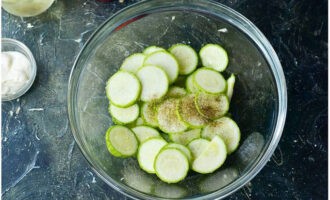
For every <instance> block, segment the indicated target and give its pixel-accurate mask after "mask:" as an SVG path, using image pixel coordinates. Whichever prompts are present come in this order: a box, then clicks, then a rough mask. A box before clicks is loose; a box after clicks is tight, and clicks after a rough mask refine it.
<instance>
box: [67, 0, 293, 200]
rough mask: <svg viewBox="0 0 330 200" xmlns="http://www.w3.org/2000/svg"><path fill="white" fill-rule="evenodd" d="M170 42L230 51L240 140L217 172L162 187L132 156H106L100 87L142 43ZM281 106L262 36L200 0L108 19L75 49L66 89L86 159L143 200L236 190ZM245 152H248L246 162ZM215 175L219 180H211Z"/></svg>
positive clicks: (252, 170) (254, 168)
mask: <svg viewBox="0 0 330 200" xmlns="http://www.w3.org/2000/svg"><path fill="white" fill-rule="evenodd" d="M132 19H134V20H132ZM175 43H185V44H189V45H191V46H192V47H193V48H194V49H196V50H197V51H199V49H200V48H201V47H202V46H203V45H205V44H207V43H217V44H220V45H221V46H223V47H224V48H225V49H226V50H227V51H228V54H229V57H230V63H229V66H228V68H227V73H228V74H229V73H235V74H236V77H237V83H236V85H235V94H234V96H233V99H232V102H231V109H230V113H231V114H232V117H233V119H234V120H235V121H236V122H237V123H238V125H239V126H240V128H241V133H242V138H241V146H240V148H239V149H238V150H237V151H236V152H235V153H233V154H232V155H230V156H229V157H228V159H227V161H226V163H225V165H224V166H222V167H221V168H220V169H219V170H217V171H216V172H215V173H213V174H209V175H202V174H197V173H193V172H191V173H190V174H189V175H188V177H187V178H186V179H185V180H183V181H181V182H180V183H178V184H171V185H168V184H165V183H162V182H160V181H159V179H157V177H156V176H155V175H151V174H147V173H145V172H143V171H142V170H141V169H139V165H138V163H137V161H136V160H135V159H134V158H127V159H121V158H116V157H113V156H111V155H110V154H109V153H108V151H107V148H106V145H105V140H104V133H105V131H106V130H107V128H108V127H109V126H110V125H112V124H113V122H112V121H111V118H110V116H109V114H108V113H107V106H108V100H107V98H106V96H105V91H104V88H105V83H106V81H107V79H108V78H109V77H110V76H111V75H112V74H114V73H115V72H116V71H117V70H118V68H119V66H120V63H122V61H123V60H124V59H125V57H127V56H128V55H130V54H133V53H137V52H142V50H143V49H144V48H145V47H147V46H152V45H157V46H161V47H163V48H169V47H170V46H171V45H172V44H175ZM286 103H287V96H286V85H285V79H284V75H283V71H282V68H281V64H280V63H279V60H278V58H277V56H276V54H275V52H274V50H273V49H272V47H271V45H270V44H269V42H268V41H267V40H266V38H265V37H264V36H263V35H262V34H261V33H260V31H259V30H258V29H257V28H256V27H255V26H254V25H253V24H252V23H251V22H250V21H248V20H247V19H246V18H244V17H243V16H242V15H240V14H239V13H237V12H235V11H233V10H232V9H230V8H228V7H226V6H223V5H221V4H217V3H214V2H209V1H201V0H182V1H175V0H168V1H162V0H154V1H147V2H141V3H138V4H135V5H133V6H131V7H128V8H126V9H124V10H122V11H121V12H119V13H118V14H116V15H115V16H113V17H111V18H110V19H109V20H108V21H106V22H105V23H104V24H103V25H102V26H101V27H100V28H99V29H98V30H97V31H96V33H95V34H94V35H93V36H92V37H91V38H90V40H89V41H88V42H87V43H86V45H85V46H84V48H83V49H82V51H81V52H80V54H79V56H78V58H77V60H76V62H75V64H74V67H73V69H72V73H71V77H70V81H69V92H68V110H69V119H70V123H71V128H72V132H73V135H74V137H75V139H76V142H77V143H78V145H79V148H80V149H81V151H82V153H83V155H84V156H85V158H86V159H87V160H88V162H89V163H90V165H91V166H92V168H93V169H94V171H95V172H96V173H97V174H98V175H99V176H100V177H101V178H102V179H103V180H104V181H105V182H106V183H107V184H109V185H110V186H112V187H113V188H114V189H115V190H117V191H119V192H122V193H123V194H125V195H127V196H130V197H132V198H141V199H168V198H186V199H215V198H223V197H225V196H228V195H229V194H231V193H232V192H234V191H236V190H238V189H239V188H241V187H242V186H244V185H245V184H246V183H247V182H248V181H250V180H251V179H252V178H253V177H254V176H255V175H256V174H257V173H258V172H259V171H260V170H261V169H262V167H263V166H264V165H265V164H266V162H267V161H268V160H269V158H270V156H271V155H272V153H273V151H274V150H275V148H276V146H277V143H278V141H279V139H280V137H281V133H282V129H283V126H284V121H285V115H286ZM253 132H258V133H253ZM252 133H253V134H252ZM251 138H252V139H251ZM253 138H257V139H258V140H257V141H255V140H254V139H253ZM250 150H251V151H253V152H252V153H253V156H250V157H248V158H249V159H246V157H245V156H246V155H247V153H248V151H250ZM221 177H222V178H223V180H222V181H221V182H217V180H218V179H219V178H221ZM224 177H226V178H224Z"/></svg>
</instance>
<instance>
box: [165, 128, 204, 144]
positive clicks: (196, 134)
mask: <svg viewBox="0 0 330 200" xmlns="http://www.w3.org/2000/svg"><path fill="white" fill-rule="evenodd" d="M200 137H201V129H193V130H189V131H185V132H182V133H172V134H170V138H171V140H172V141H173V142H175V143H178V144H182V145H187V144H188V143H189V142H191V141H192V140H194V139H197V138H200Z"/></svg>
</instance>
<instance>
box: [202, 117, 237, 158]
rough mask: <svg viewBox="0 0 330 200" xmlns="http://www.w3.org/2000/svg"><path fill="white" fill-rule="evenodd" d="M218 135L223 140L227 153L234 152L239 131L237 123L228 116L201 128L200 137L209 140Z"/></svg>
mask: <svg viewBox="0 0 330 200" xmlns="http://www.w3.org/2000/svg"><path fill="white" fill-rule="evenodd" d="M216 135H217V136H220V137H221V138H222V140H223V141H224V142H225V144H226V147H227V153H228V154H231V153H232V152H234V151H235V150H236V149H237V147H238V144H239V141H240V138H241V132H240V129H239V127H238V126H237V124H236V123H235V122H234V121H233V120H232V119H230V118H229V117H222V118H220V119H217V120H215V121H213V122H211V123H210V124H208V125H207V126H205V127H204V128H203V130H202V137H203V138H206V139H209V140H211V139H212V138H213V137H215V136H216Z"/></svg>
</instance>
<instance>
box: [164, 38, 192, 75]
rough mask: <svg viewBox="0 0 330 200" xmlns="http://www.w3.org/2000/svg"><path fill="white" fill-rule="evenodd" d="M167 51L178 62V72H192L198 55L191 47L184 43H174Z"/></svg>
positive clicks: (185, 73)
mask: <svg viewBox="0 0 330 200" xmlns="http://www.w3.org/2000/svg"><path fill="white" fill-rule="evenodd" d="M169 52H170V53H171V54H172V55H174V57H175V58H176V60H177V61H178V63H179V74H181V75H187V74H190V73H191V72H193V71H194V70H195V69H196V67H197V64H198V56H197V53H196V52H195V50H194V49H193V48H191V47H190V46H189V45H186V44H175V45H173V46H172V47H171V48H170V49H169Z"/></svg>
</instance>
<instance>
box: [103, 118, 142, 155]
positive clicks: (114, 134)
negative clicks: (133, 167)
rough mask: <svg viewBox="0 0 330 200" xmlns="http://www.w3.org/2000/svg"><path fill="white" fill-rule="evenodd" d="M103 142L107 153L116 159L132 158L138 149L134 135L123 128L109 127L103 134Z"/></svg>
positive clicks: (117, 126)
mask: <svg viewBox="0 0 330 200" xmlns="http://www.w3.org/2000/svg"><path fill="white" fill-rule="evenodd" d="M105 140H106V144H107V148H108V150H109V152H110V153H111V154H112V155H114V156H116V157H129V156H133V155H135V154H136V152H137V149H138V141H137V139H136V137H135V135H134V133H133V132H132V131H131V130H130V129H129V128H127V127H125V126H121V125H115V126H112V127H110V128H109V129H108V130H107V132H106V134H105Z"/></svg>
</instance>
